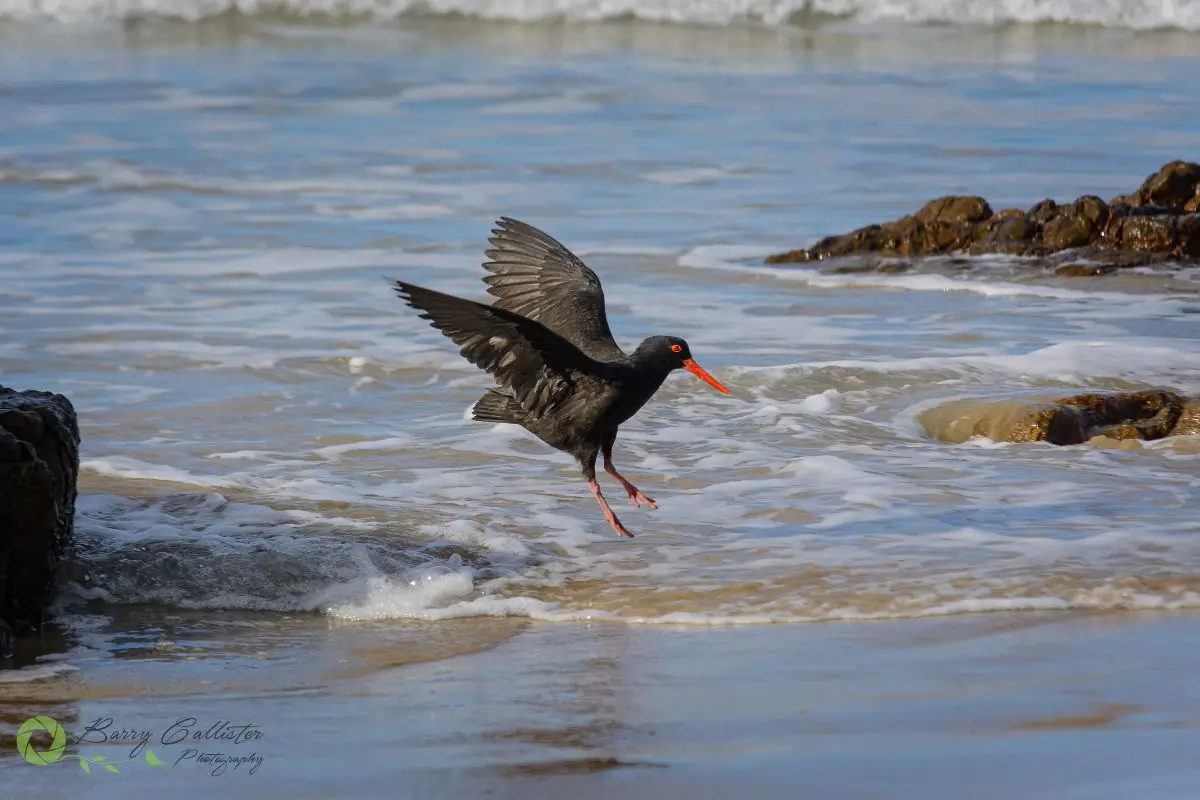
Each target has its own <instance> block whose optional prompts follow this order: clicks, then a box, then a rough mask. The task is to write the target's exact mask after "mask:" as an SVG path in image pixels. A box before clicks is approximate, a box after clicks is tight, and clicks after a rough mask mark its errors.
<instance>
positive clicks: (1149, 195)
mask: <svg viewBox="0 0 1200 800" xmlns="http://www.w3.org/2000/svg"><path fill="white" fill-rule="evenodd" d="M1198 189H1200V164H1195V163H1192V162H1190V161H1172V162H1171V163H1169V164H1164V165H1163V166H1162V167H1161V168H1160V169H1159V170H1158V172H1155V173H1154V174H1153V175H1151V176H1150V177H1149V178H1146V180H1145V182H1144V183H1142V185H1141V186H1140V187H1139V188H1138V190H1137V194H1136V195H1135V196H1136V197H1137V205H1154V206H1164V207H1166V208H1169V209H1171V210H1172V211H1183V210H1184V206H1186V205H1187V204H1188V203H1189V202H1191V201H1192V200H1193V199H1195V197H1196V192H1197V190H1198Z"/></svg>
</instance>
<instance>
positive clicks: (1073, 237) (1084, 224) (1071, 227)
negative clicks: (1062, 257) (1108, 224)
mask: <svg viewBox="0 0 1200 800" xmlns="http://www.w3.org/2000/svg"><path fill="white" fill-rule="evenodd" d="M1095 235H1096V229H1095V227H1094V226H1093V225H1091V224H1090V223H1089V222H1088V221H1087V220H1086V219H1082V218H1080V217H1077V216H1075V215H1074V214H1059V215H1058V216H1057V217H1054V218H1053V219H1052V220H1050V221H1049V222H1047V223H1046V226H1045V227H1044V228H1043V229H1042V243H1043V244H1044V245H1045V246H1046V247H1047V249H1049V250H1051V251H1056V250H1070V249H1071V248H1073V247H1083V246H1084V245H1086V244H1091V242H1092V239H1094V238H1095Z"/></svg>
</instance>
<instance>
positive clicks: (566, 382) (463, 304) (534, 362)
mask: <svg viewBox="0 0 1200 800" xmlns="http://www.w3.org/2000/svg"><path fill="white" fill-rule="evenodd" d="M394 288H395V290H396V294H398V295H399V296H400V297H401V298H402V299H403V300H404V301H405V302H407V303H408V304H409V305H410V306H412V307H413V308H415V309H417V310H418V311H420V312H422V313H421V314H420V317H421V318H422V319H427V320H429V321H430V322H431V323H433V327H435V328H437V329H438V330H440V331H441V332H442V333H444V334H445V335H446V336H448V337H449V338H450V339H451V340H452V341H453V342H454V343H455V344H457V345H459V346H460V350H459V352H461V353H462V355H463V358H465V359H467V361H470V362H471V363H472V364H474V365H475V366H477V367H479V368H480V369H482V370H484V371H485V372H488V373H491V375H492V376H493V377H494V378H495V379H496V382H497V383H499V384H500V385H501V386H504V387H507V388H509V389H511V390H512V393H513V396H514V397H516V399H517V401H518V402H519V403H520V404H521V405H522V406H523V407H524V408H525V409H527V410H528V411H530V412H532V413H534V414H536V415H539V416H540V415H541V414H543V413H545V412H546V411H549V410H550V409H553V408H554V407H555V406H557V405H558V404H559V403H561V402H562V401H563V400H564V399H566V398H567V397H568V396H569V395H570V393H571V390H572V389H573V388H574V385H575V381H576V380H577V379H578V378H579V377H581V376H583V375H588V374H591V375H595V374H599V373H600V372H602V371H603V369H604V367H603V365H601V364H597V363H596V362H595V361H593V360H592V359H590V358H588V357H587V356H586V355H584V354H583V353H581V352H579V350H578V348H576V347H575V346H574V345H572V344H571V343H570V342H568V341H566V340H565V339H563V337H561V336H559V335H558V334H556V333H554V332H553V331H551V330H549V329H548V328H546V327H545V326H544V325H542V324H541V323H538V322H535V321H533V320H529V319H526V318H524V317H522V316H520V315H519V314H514V313H513V312H511V311H508V310H505V309H502V308H496V307H495V306H485V305H483V304H482V303H476V302H474V301H471V300H464V299H462V298H461V297H454V296H453V295H448V294H442V293H441V292H435V291H433V290H432V289H423V288H421V287H420V286H413V285H412V284H411V283H405V282H403V281H396V282H395V287H394Z"/></svg>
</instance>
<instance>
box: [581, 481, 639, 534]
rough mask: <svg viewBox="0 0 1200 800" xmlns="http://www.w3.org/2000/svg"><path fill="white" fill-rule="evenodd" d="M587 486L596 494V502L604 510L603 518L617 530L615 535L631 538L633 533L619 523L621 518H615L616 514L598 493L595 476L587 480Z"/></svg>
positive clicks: (598, 488) (598, 487)
mask: <svg viewBox="0 0 1200 800" xmlns="http://www.w3.org/2000/svg"><path fill="white" fill-rule="evenodd" d="M588 488H589V489H591V490H592V494H594V495H596V502H597V503H599V504H600V510H601V511H603V512H604V518H605V519H606V520H608V524H609V525H611V526H612V529H613V530H614V531H616V532H617V536H624V537H626V538H629V539H632V538H633V534H632V533H630V532H629V531H628V530H626V528H625V526H624V525H622V524H621V520H619V519H617V515H616V514H614V513H613V510H612V509H611V508H609V506H608V501H607V500H605V499H604V495H602V494H601V493H600V484H598V483H596V479H595V478H593V479H591V480H589V481H588Z"/></svg>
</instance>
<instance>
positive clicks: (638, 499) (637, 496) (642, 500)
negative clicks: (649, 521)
mask: <svg viewBox="0 0 1200 800" xmlns="http://www.w3.org/2000/svg"><path fill="white" fill-rule="evenodd" d="M625 491H626V492H628V493H629V499H630V500H632V501H633V505H634V507H635V508H636V507H641V506H645V507H646V508H653V509H657V508H658V504H657V503H655V502H654V501H653V500H652V499H650V498H649V497H646V495H644V494H642V490H641V489H639V488H637V487H636V486H634V485H633V484H632V483H627V484H625Z"/></svg>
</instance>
